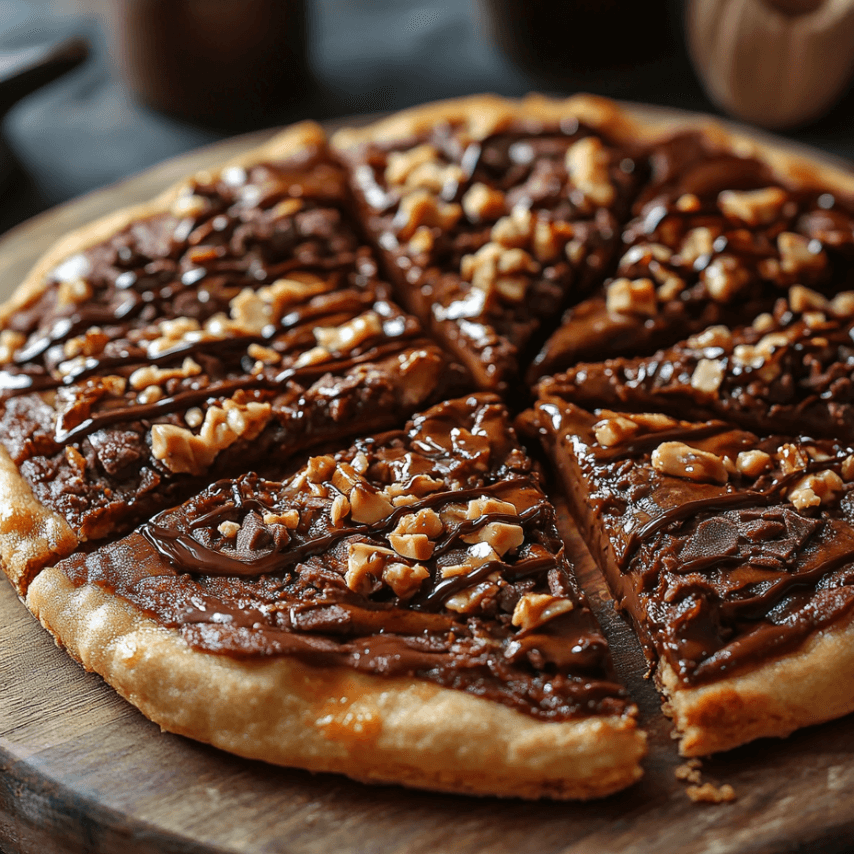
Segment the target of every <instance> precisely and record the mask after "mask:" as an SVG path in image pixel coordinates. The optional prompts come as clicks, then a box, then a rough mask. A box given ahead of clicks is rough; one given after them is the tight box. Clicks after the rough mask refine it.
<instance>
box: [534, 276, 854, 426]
mask: <svg viewBox="0 0 854 854" xmlns="http://www.w3.org/2000/svg"><path fill="white" fill-rule="evenodd" d="M852 341H854V292H852V291H844V292H842V293H839V294H837V295H836V296H834V297H833V298H832V299H827V297H825V296H823V295H822V294H820V293H818V292H817V291H812V290H809V289H808V288H805V287H803V286H802V285H796V286H795V287H793V288H792V289H791V290H790V293H789V297H788V298H787V299H782V298H781V299H779V300H777V303H776V305H775V307H774V311H773V312H772V313H764V314H761V315H760V316H759V317H758V318H757V319H756V320H755V321H754V322H753V323H752V324H751V325H750V326H747V327H739V328H736V329H733V330H730V329H728V328H727V327H725V326H713V327H710V328H709V329H706V330H704V331H703V332H700V333H698V334H697V335H694V336H692V337H690V338H689V339H688V340H687V341H683V342H682V343H680V344H676V345H675V346H673V347H669V348H667V349H664V350H660V351H659V352H657V353H656V354H655V355H653V356H648V357H645V358H636V359H612V360H609V361H606V362H592V363H582V364H580V365H577V366H576V367H574V368H571V369H570V370H568V371H566V372H565V373H563V374H558V375H556V376H555V377H547V378H546V379H544V380H543V381H542V382H541V383H540V385H539V388H540V391H541V393H542V394H544V395H546V396H548V395H553V394H556V395H559V396H560V397H562V398H564V399H566V400H572V401H574V402H576V403H578V404H579V405H581V406H588V407H589V406H608V407H611V408H612V409H623V408H625V409H629V410H634V411H644V410H650V411H663V412H667V413H669V414H671V415H677V416H680V417H682V418H690V419H697V420H700V419H705V418H725V419H727V420H728V421H731V422H732V423H734V424H738V425H740V426H742V427H746V428H747V429H750V430H758V431H760V432H766V433H768V432H781V433H792V434H794V433H798V432H803V433H804V434H807V435H810V436H825V437H828V438H836V439H839V440H842V441H846V442H854V386H852V357H854V351H852Z"/></svg>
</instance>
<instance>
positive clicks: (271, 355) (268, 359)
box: [246, 342, 282, 365]
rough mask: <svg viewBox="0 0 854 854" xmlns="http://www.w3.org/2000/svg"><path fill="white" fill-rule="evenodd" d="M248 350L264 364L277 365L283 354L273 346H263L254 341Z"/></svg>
mask: <svg viewBox="0 0 854 854" xmlns="http://www.w3.org/2000/svg"><path fill="white" fill-rule="evenodd" d="M246 352H247V353H248V354H249V355H250V356H251V357H252V358H253V359H257V360H258V361H259V362H261V364H262V365H276V364H278V363H279V362H281V361H282V354H281V353H278V352H277V351H276V350H274V349H273V348H272V347H262V346H261V345H260V344H256V343H254V342H253V343H252V344H250V345H249V346H248V347H247V348H246Z"/></svg>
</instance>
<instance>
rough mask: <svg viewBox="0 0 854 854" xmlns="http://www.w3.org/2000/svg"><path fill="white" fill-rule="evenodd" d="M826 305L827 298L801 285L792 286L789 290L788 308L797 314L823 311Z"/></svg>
mask: <svg viewBox="0 0 854 854" xmlns="http://www.w3.org/2000/svg"><path fill="white" fill-rule="evenodd" d="M828 305H829V303H828V300H827V297H825V296H824V295H823V294H820V293H819V292H818V291H813V290H810V288H805V287H804V286H803V285H792V287H791V288H789V308H791V309H792V311H796V312H797V313H798V314H803V313H804V312H807V311H824V310H825V309H826V308H827V307H828Z"/></svg>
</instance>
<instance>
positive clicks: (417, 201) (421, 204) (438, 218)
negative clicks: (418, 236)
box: [394, 190, 463, 240]
mask: <svg viewBox="0 0 854 854" xmlns="http://www.w3.org/2000/svg"><path fill="white" fill-rule="evenodd" d="M462 215H463V209H462V208H461V207H460V206H459V205H457V204H451V203H448V202H443V201H441V200H439V199H437V198H436V197H435V196H434V195H432V194H431V193H429V192H428V191H427V190H416V191H415V192H414V193H410V194H409V195H408V196H404V198H403V199H402V200H401V202H400V207H399V208H398V209H397V214H396V215H395V218H394V227H395V228H396V229H397V232H398V235H399V236H400V239H401V240H409V239H410V238H411V237H412V236H413V235H414V234H415V232H416V231H417V229H418V228H420V227H421V226H424V225H427V226H431V227H432V226H438V227H439V228H441V229H442V230H444V231H447V230H449V229H451V228H453V227H454V226H455V225H456V224H457V223H458V222H459V220H460V217H461V216H462Z"/></svg>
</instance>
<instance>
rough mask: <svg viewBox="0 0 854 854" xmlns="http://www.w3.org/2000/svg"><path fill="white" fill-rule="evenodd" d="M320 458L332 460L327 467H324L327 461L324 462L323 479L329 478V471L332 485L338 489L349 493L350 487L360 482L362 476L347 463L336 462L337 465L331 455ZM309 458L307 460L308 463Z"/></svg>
mask: <svg viewBox="0 0 854 854" xmlns="http://www.w3.org/2000/svg"><path fill="white" fill-rule="evenodd" d="M320 459H328V460H332V466H331V468H329V469H326V468H325V467H326V466H327V465H328V463H324V464H323V465H324V472H325V473H324V475H323V478H322V479H323V480H327V479H328V478H329V473H330V472H331V474H332V485H333V486H334V487H335V488H336V489H337V490H338V491H339V492H344V493H349V492H350V490H351V489H353V487H354V486H356V484H359V483H361V482H362V476H361V475H360V474H359V472H357V471H356V469H354V468H353V466H351V465H350V464H349V463H343V462H342V463H338V464H337V466H336V464H335V459H334V458H333V457H329V456H327V457H321V458H320ZM310 463H311V460H309V464H310Z"/></svg>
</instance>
